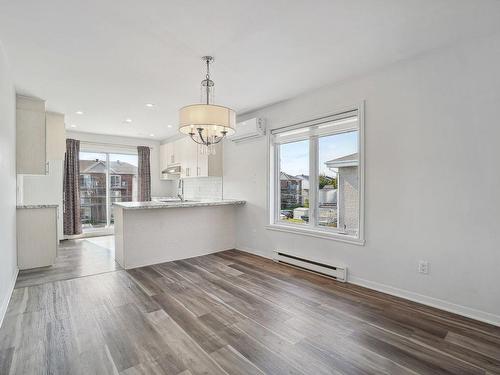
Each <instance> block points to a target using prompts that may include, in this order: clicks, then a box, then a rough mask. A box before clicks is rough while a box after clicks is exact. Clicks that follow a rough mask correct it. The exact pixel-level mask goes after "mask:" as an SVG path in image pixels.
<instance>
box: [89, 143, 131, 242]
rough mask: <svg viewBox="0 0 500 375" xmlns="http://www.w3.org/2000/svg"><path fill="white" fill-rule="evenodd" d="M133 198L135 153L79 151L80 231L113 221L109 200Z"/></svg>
mask: <svg viewBox="0 0 500 375" xmlns="http://www.w3.org/2000/svg"><path fill="white" fill-rule="evenodd" d="M135 200H137V155H133V154H117V153H107V152H88V151H82V152H80V203H81V220H82V227H83V231H84V232H91V231H99V230H104V229H106V228H109V227H111V226H112V224H113V223H114V218H113V203H114V202H131V201H135Z"/></svg>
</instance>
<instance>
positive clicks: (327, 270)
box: [273, 251, 347, 282]
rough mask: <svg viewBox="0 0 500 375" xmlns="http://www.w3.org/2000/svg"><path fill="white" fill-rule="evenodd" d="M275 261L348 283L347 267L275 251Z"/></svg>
mask: <svg viewBox="0 0 500 375" xmlns="http://www.w3.org/2000/svg"><path fill="white" fill-rule="evenodd" d="M273 259H274V261H275V262H278V263H283V264H286V265H289V266H292V267H296V268H300V269H303V270H306V271H310V272H314V273H317V274H320V275H322V276H327V277H332V278H334V279H335V280H337V281H342V282H346V281H347V267H343V266H332V265H330V264H325V263H320V262H316V261H313V260H310V259H304V258H300V257H297V256H295V255H290V254H286V253H283V252H281V251H275V252H274V258H273Z"/></svg>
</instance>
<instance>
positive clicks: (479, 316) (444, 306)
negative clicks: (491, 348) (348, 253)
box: [347, 276, 500, 327]
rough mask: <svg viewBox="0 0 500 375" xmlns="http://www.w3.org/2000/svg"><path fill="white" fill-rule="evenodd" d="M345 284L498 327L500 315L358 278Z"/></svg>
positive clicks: (350, 279) (352, 278) (351, 279)
mask: <svg viewBox="0 0 500 375" xmlns="http://www.w3.org/2000/svg"><path fill="white" fill-rule="evenodd" d="M347 282H349V283H351V284H355V285H359V286H363V287H365V288H368V289H373V290H376V291H379V292H382V293H387V294H390V295H392V296H396V297H401V298H404V299H407V300H410V301H413V302H418V303H421V304H422V305H427V306H431V307H435V308H437V309H440V310H444V311H448V312H451V313H454V314H458V315H462V316H465V317H467V318H471V319H475V320H479V321H481V322H485V323H489V324H493V325H495V326H499V327H500V315H495V314H492V313H489V312H486V311H481V310H476V309H473V308H470V307H467V306H462V305H457V304H455V303H452V302H448V301H445V300H442V299H438V298H434V297H429V296H424V295H423V294H418V293H415V292H411V291H409V290H404V289H399V288H395V287H392V286H390V285H386V284H381V283H377V282H374V281H369V280H365V279H361V278H359V277H352V276H349V277H348V279H347Z"/></svg>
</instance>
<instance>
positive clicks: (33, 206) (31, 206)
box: [16, 204, 58, 208]
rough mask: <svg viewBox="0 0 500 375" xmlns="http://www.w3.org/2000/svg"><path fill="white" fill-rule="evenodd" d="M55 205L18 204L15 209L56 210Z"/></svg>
mask: <svg viewBox="0 0 500 375" xmlns="http://www.w3.org/2000/svg"><path fill="white" fill-rule="evenodd" d="M57 207H58V205H57V204H18V205H17V206H16V208H57Z"/></svg>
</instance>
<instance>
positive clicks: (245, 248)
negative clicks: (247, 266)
mask: <svg viewBox="0 0 500 375" xmlns="http://www.w3.org/2000/svg"><path fill="white" fill-rule="evenodd" d="M235 249H236V250H241V251H244V252H246V253H250V254H254V255H258V256H260V257H262V258H267V259H273V253H272V252H270V253H269V254H268V253H265V252H263V251H259V250H256V249H251V248H249V247H246V246H236V247H235Z"/></svg>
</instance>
